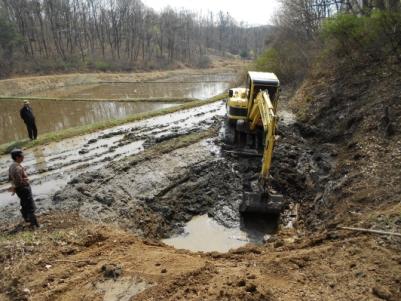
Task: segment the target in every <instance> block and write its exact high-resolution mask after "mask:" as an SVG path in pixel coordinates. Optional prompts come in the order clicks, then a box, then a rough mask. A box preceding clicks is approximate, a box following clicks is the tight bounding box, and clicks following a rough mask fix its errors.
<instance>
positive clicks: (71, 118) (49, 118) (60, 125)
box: [0, 100, 177, 144]
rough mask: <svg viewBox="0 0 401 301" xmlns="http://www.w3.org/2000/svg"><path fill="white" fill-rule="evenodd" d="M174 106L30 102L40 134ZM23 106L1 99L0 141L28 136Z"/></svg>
mask: <svg viewBox="0 0 401 301" xmlns="http://www.w3.org/2000/svg"><path fill="white" fill-rule="evenodd" d="M175 105H177V104H175V103H161V102H160V103H154V102H135V103H132V102H86V101H64V100H63V101H49V100H34V101H31V106H32V109H33V111H34V114H35V116H36V122H37V127H38V130H39V135H40V134H41V133H48V132H53V131H60V130H62V129H66V128H71V127H75V126H80V125H86V124H93V123H96V122H101V121H105V120H110V119H115V118H123V117H125V116H128V115H132V114H137V113H143V112H150V111H155V110H159V109H164V108H168V107H171V106H175ZM21 106H22V103H21V102H18V101H15V100H1V101H0V116H1V119H0V144H2V143H6V142H10V141H14V140H20V139H24V138H26V137H27V133H26V127H25V124H24V122H23V121H22V119H21V118H20V116H19V110H20V108H21Z"/></svg>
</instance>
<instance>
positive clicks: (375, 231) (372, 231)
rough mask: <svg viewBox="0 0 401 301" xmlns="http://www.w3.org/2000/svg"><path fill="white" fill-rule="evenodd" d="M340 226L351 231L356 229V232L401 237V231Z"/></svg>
mask: <svg viewBox="0 0 401 301" xmlns="http://www.w3.org/2000/svg"><path fill="white" fill-rule="evenodd" d="M338 228H339V229H342V230H349V231H356V232H366V233H374V234H380V235H391V236H398V237H401V233H395V232H387V231H380V230H372V229H364V228H352V227H338Z"/></svg>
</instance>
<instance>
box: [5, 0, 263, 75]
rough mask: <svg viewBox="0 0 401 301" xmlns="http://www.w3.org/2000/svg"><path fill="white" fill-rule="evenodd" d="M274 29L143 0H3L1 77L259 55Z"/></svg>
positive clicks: (202, 62)
mask: <svg viewBox="0 0 401 301" xmlns="http://www.w3.org/2000/svg"><path fill="white" fill-rule="evenodd" d="M269 31H270V27H252V28H250V27H247V26H244V24H238V23H237V22H236V21H235V20H234V19H233V18H232V17H231V16H230V15H229V14H227V13H223V12H219V13H217V14H214V13H208V14H206V15H199V14H195V13H193V12H190V11H187V10H180V11H176V10H173V9H171V8H166V9H164V10H163V11H162V12H161V13H157V12H155V11H154V10H153V9H151V8H148V7H146V6H145V5H144V4H143V3H142V2H141V1H140V0H0V76H1V75H3V76H5V75H7V74H9V73H11V72H24V71H26V72H32V71H38V72H41V71H44V72H46V71H53V70H58V69H61V70H63V69H75V68H78V69H79V68H82V67H84V68H85V67H86V68H93V69H100V70H112V69H116V70H117V69H118V70H132V69H136V68H165V67H167V66H168V65H171V64H174V63H184V64H188V65H197V66H199V67H207V65H208V64H209V58H208V55H209V53H215V54H219V55H221V54H225V53H231V54H233V55H240V56H242V57H244V58H246V57H250V56H256V55H258V54H259V53H260V52H261V51H262V49H263V48H264V45H265V39H266V34H267V33H268V32H269Z"/></svg>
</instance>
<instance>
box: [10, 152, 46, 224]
mask: <svg viewBox="0 0 401 301" xmlns="http://www.w3.org/2000/svg"><path fill="white" fill-rule="evenodd" d="M11 158H12V159H13V161H14V162H13V163H12V164H11V166H10V168H9V170H8V174H9V180H10V181H11V183H12V187H11V188H9V191H10V192H12V194H13V195H14V193H16V194H17V196H18V197H19V199H20V201H21V202H20V203H21V213H22V217H23V218H24V220H25V221H26V222H30V223H31V226H32V227H39V224H38V221H37V219H36V215H35V209H36V207H35V202H34V200H33V197H32V190H31V186H30V185H29V180H28V176H27V174H26V171H25V168H24V167H22V165H21V162H22V161H24V154H23V153H22V151H21V150H20V149H14V150H12V151H11Z"/></svg>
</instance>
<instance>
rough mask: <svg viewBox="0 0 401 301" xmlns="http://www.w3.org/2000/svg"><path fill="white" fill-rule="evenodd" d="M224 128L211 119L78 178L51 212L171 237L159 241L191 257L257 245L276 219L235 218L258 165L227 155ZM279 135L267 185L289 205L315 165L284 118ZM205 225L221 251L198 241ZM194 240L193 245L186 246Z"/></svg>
mask: <svg viewBox="0 0 401 301" xmlns="http://www.w3.org/2000/svg"><path fill="white" fill-rule="evenodd" d="M220 106H222V104H220ZM284 116H290V115H289V114H284ZM290 117H292V116H290ZM223 123H224V121H223V117H222V116H221V115H220V116H219V117H216V116H215V117H214V118H212V119H211V120H210V121H209V123H208V124H207V125H205V126H204V127H203V130H202V131H200V132H199V131H196V130H194V131H192V132H191V134H189V135H167V136H165V137H164V138H162V139H156V140H155V141H153V143H154V144H153V145H152V146H151V147H149V148H148V149H146V150H145V151H144V152H143V153H141V154H139V155H136V156H134V157H130V158H126V159H123V160H121V161H118V162H111V163H110V164H108V165H106V166H105V167H104V168H102V169H99V170H95V171H91V172H87V173H83V174H81V175H80V176H78V177H75V178H73V179H72V180H71V181H70V182H69V184H68V185H67V186H66V187H65V188H64V189H63V190H61V191H60V192H58V193H56V195H55V196H54V198H53V206H54V207H55V208H56V209H59V210H68V211H70V210H77V211H78V212H79V214H80V216H82V217H85V218H89V219H91V220H96V221H101V222H104V223H108V224H116V225H118V226H120V227H122V228H124V229H129V230H130V231H132V232H134V233H136V234H138V235H140V236H142V237H145V238H152V239H166V238H169V237H173V238H172V239H168V240H165V242H166V243H167V244H171V245H173V246H176V247H178V248H186V249H190V250H194V251H221V252H226V251H228V250H229V249H230V248H231V247H232V248H237V247H239V246H242V245H245V244H247V243H262V242H264V241H265V240H267V239H268V238H269V234H272V233H274V231H275V230H276V228H277V222H278V220H277V217H271V218H270V219H269V218H268V219H266V216H263V217H256V216H251V217H249V216H248V217H242V216H240V214H239V205H240V203H241V200H242V194H243V191H244V189H248V187H249V186H250V185H251V182H254V181H255V180H256V179H257V177H258V174H259V172H260V164H261V162H260V160H261V158H259V157H253V158H242V157H237V156H232V155H230V154H229V153H226V152H225V151H224V149H225V145H223V144H222V139H221V138H222V137H221V126H222V124H223ZM219 131H220V135H219V134H218V132H219ZM202 133H207V136H211V138H208V139H200V141H198V142H196V143H189V144H187V143H185V142H183V141H185V140H186V139H187V140H191V139H195V140H199V135H202ZM280 135H281V136H282V140H281V143H280V145H278V147H277V151H276V154H275V160H274V163H273V164H274V165H273V169H272V175H273V177H274V179H273V181H272V185H273V187H274V188H275V189H276V190H277V191H279V192H281V193H283V194H284V196H285V199H286V202H287V204H290V203H291V202H295V201H299V200H300V199H302V197H303V196H304V195H305V194H306V193H307V187H305V185H304V182H305V178H304V177H303V176H301V174H303V173H304V171H305V170H306V169H309V170H312V168H313V167H315V166H314V162H313V156H311V155H310V154H309V153H308V149H307V147H306V146H305V145H303V141H302V138H300V137H299V133H298V131H296V130H295V125H294V123H293V120H292V119H291V118H288V119H286V120H283V122H282V125H281V127H280ZM128 136H129V135H128ZM145 145H146V143H145ZM318 171H319V168H317V170H316V172H318ZM202 216H203V217H202ZM260 221H265V223H260ZM197 222H198V224H196V223H197ZM199 222H200V223H199ZM194 223H195V224H194ZM211 223H212V225H211ZM213 223H214V224H213ZM208 225H209V226H210V225H211V227H209V229H210V230H211V233H214V234H215V235H220V237H221V240H220V242H221V241H224V239H225V241H226V242H227V244H222V243H220V244H219V243H216V244H213V242H212V241H211V240H210V239H208V236H205V235H203V236H199V235H198V234H199V232H203V231H204V230H205V228H204V227H205V226H208ZM199 230H201V231H199ZM197 235H198V236H197ZM194 237H195V239H196V240H198V241H197V242H198V244H191V239H194ZM200 239H203V241H199V240H200Z"/></svg>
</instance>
